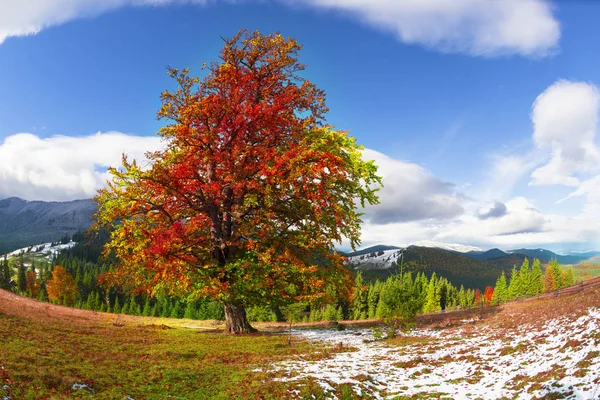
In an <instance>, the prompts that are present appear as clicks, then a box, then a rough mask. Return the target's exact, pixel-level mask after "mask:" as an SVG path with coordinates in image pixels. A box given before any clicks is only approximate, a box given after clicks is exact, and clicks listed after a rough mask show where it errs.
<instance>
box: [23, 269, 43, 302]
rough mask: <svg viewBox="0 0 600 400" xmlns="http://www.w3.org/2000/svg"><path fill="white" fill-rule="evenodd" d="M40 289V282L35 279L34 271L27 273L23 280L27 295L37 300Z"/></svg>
mask: <svg viewBox="0 0 600 400" xmlns="http://www.w3.org/2000/svg"><path fill="white" fill-rule="evenodd" d="M40 287H41V285H40V281H39V279H38V278H37V274H36V273H35V271H29V272H27V276H26V279H25V289H27V293H29V295H30V296H31V297H34V298H37V297H38V295H39V294H40Z"/></svg>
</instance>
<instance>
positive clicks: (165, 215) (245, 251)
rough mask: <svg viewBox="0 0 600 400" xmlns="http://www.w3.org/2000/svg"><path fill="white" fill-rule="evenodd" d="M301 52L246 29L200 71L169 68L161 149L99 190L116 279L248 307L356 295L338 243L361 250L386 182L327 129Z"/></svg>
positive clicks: (351, 144)
mask: <svg viewBox="0 0 600 400" xmlns="http://www.w3.org/2000/svg"><path fill="white" fill-rule="evenodd" d="M300 49H301V46H300V45H299V44H298V43H297V42H296V41H295V40H294V39H291V38H285V37H283V36H282V35H280V34H270V35H262V34H260V33H259V32H248V31H241V32H240V33H238V34H237V35H236V36H235V37H234V38H232V39H231V40H226V41H225V45H224V47H223V49H222V51H221V53H220V56H219V57H220V61H219V62H215V63H212V64H210V66H209V67H208V68H207V75H206V76H205V77H204V78H203V79H199V78H196V77H191V76H190V75H189V71H188V70H187V69H182V70H179V69H174V68H169V70H168V74H169V76H171V77H172V78H173V79H175V81H176V82H177V84H178V89H177V90H176V91H174V92H171V91H165V92H163V93H162V94H161V100H162V107H161V109H160V110H159V112H158V116H159V118H163V119H165V120H167V121H168V125H167V126H165V127H163V128H162V129H161V130H160V132H159V135H161V136H162V137H163V138H165V144H166V148H165V149H164V150H162V151H158V152H155V153H152V154H149V155H148V157H149V159H150V161H151V165H150V166H149V168H148V169H144V170H143V169H141V168H140V167H138V166H137V164H136V163H135V162H133V163H129V162H127V159H126V158H125V157H124V159H123V167H122V168H121V169H120V170H116V169H112V170H110V173H111V175H112V182H111V183H109V186H108V188H107V189H106V190H103V191H100V192H99V194H98V196H97V198H96V200H97V201H98V203H99V212H98V215H97V221H98V223H97V225H98V226H104V227H108V228H109V229H110V230H111V241H110V243H109V244H108V245H107V247H106V251H107V252H113V253H114V254H115V255H116V257H117V259H118V262H119V265H118V267H117V268H115V269H113V270H112V271H111V273H110V274H109V275H107V280H108V281H110V282H114V283H118V284H120V285H127V286H129V287H131V288H133V290H138V291H146V292H149V293H154V292H155V291H156V290H157V289H160V291H164V292H166V293H169V294H178V295H185V294H191V295H193V296H195V297H210V298H212V299H215V300H219V301H223V302H235V303H237V304H241V305H252V304H288V303H292V302H294V301H299V300H307V301H312V300H314V299H316V298H318V297H323V296H326V295H327V290H326V289H327V287H328V286H334V287H336V288H337V291H336V292H337V293H338V294H341V295H347V294H348V292H349V285H350V284H351V276H350V273H349V271H348V270H347V269H346V268H345V267H344V265H343V263H344V260H343V258H342V257H341V256H339V255H338V254H336V253H335V252H333V251H332V250H333V248H334V245H335V244H336V242H340V241H342V240H343V239H344V238H347V239H348V240H349V241H350V244H351V245H352V246H353V247H355V246H357V245H358V244H359V240H360V223H361V219H360V213H359V212H358V211H357V204H361V205H362V206H363V207H364V206H365V205H367V204H376V203H377V202H378V199H377V195H376V192H377V190H378V188H379V186H380V185H381V178H380V177H379V176H378V175H377V167H376V165H375V164H374V162H373V161H366V160H363V159H362V148H361V147H360V146H358V145H357V143H356V140H355V139H354V138H353V137H351V136H349V135H348V134H347V132H344V131H339V130H336V129H334V128H332V127H331V126H329V125H327V123H326V121H325V120H324V114H325V112H326V111H327V108H326V105H325V103H324V98H325V93H324V92H323V91H322V90H320V89H318V88H316V87H315V86H314V85H313V84H312V83H311V82H309V81H307V80H304V79H302V78H300V77H299V76H297V73H298V72H300V71H302V70H303V69H304V66H303V65H302V64H300V63H299V62H298V55H299V51H300Z"/></svg>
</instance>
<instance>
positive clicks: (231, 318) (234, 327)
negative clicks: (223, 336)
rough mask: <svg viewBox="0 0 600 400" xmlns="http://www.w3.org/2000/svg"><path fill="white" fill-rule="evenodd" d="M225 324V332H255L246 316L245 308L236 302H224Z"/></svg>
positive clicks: (234, 333) (235, 333) (237, 333)
mask: <svg viewBox="0 0 600 400" xmlns="http://www.w3.org/2000/svg"><path fill="white" fill-rule="evenodd" d="M224 307H225V324H226V326H227V328H226V329H227V333H231V334H233V335H239V334H240V333H253V332H256V329H254V328H253V327H252V326H251V325H250V322H248V318H246V309H245V308H244V306H242V305H240V304H236V303H225V304H224Z"/></svg>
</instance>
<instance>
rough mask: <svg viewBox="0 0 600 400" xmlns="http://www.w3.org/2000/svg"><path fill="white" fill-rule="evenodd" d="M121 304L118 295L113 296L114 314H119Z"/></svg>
mask: <svg viewBox="0 0 600 400" xmlns="http://www.w3.org/2000/svg"><path fill="white" fill-rule="evenodd" d="M121 311H122V310H121V304H119V296H115V305H114V306H113V312H114V313H115V314H121Z"/></svg>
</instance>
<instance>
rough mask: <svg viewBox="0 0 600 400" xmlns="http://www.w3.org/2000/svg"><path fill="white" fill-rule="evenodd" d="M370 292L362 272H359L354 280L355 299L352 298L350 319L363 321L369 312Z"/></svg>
mask: <svg viewBox="0 0 600 400" xmlns="http://www.w3.org/2000/svg"><path fill="white" fill-rule="evenodd" d="M368 296H369V290H368V287H366V286H365V284H364V281H363V276H362V271H358V273H357V274H356V278H355V279H354V297H353V298H352V305H351V307H350V309H351V315H350V318H351V319H354V320H357V319H361V317H362V316H364V315H365V314H366V313H368V310H369V302H368V300H369V299H368Z"/></svg>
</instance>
